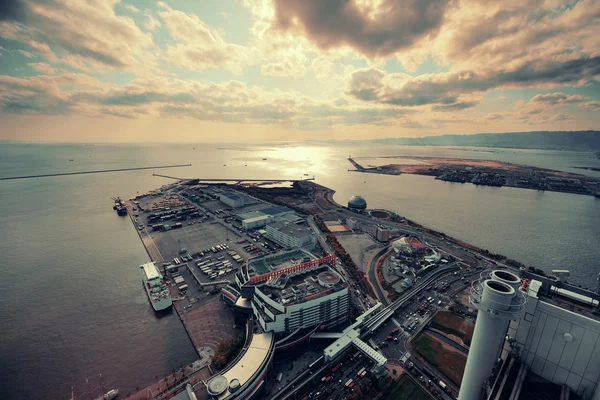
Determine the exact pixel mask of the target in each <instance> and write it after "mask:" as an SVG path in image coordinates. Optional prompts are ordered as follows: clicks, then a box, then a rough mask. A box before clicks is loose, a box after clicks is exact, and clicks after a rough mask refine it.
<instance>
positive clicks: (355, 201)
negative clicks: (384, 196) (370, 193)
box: [348, 196, 367, 210]
mask: <svg viewBox="0 0 600 400" xmlns="http://www.w3.org/2000/svg"><path fill="white" fill-rule="evenodd" d="M348 207H349V208H356V209H359V210H364V209H365V208H367V201H366V200H365V199H363V198H362V197H361V196H354V197H352V198H351V199H350V200H348Z"/></svg>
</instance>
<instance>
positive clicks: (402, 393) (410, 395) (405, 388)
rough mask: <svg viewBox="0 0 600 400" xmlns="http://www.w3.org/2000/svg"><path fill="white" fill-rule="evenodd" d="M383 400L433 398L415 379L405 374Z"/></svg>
mask: <svg viewBox="0 0 600 400" xmlns="http://www.w3.org/2000/svg"><path fill="white" fill-rule="evenodd" d="M381 400H431V396H430V395H429V394H428V393H427V392H426V391H424V390H423V389H422V388H421V387H420V386H419V385H418V384H417V382H415V380H414V379H413V378H411V377H410V376H409V375H408V374H404V375H402V376H401V377H400V380H399V381H398V383H396V385H395V386H393V387H392V388H391V389H390V391H389V392H388V393H387V395H385V396H383V397H382V398H381Z"/></svg>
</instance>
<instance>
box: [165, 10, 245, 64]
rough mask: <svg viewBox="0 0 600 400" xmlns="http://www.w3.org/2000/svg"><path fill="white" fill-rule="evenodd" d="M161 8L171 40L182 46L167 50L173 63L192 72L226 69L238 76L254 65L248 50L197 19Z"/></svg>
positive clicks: (177, 45)
mask: <svg viewBox="0 0 600 400" xmlns="http://www.w3.org/2000/svg"><path fill="white" fill-rule="evenodd" d="M159 4H160V5H161V6H162V8H164V9H165V11H161V12H159V13H158V15H159V16H160V17H161V18H162V20H163V21H164V22H165V25H166V27H167V29H168V30H169V32H170V34H171V36H172V37H173V38H174V39H176V40H177V41H179V42H180V43H178V44H176V45H175V46H169V47H168V49H167V54H168V59H169V61H170V62H171V63H173V64H175V65H177V66H179V67H182V68H186V69H189V70H193V71H202V70H205V69H210V68H223V69H225V70H228V71H231V72H234V73H237V74H241V73H242V71H243V68H244V67H246V66H247V65H249V64H251V62H252V61H251V59H252V56H251V54H250V50H249V49H247V48H245V47H243V46H239V45H235V44H231V43H227V42H226V41H225V40H224V39H223V37H222V36H221V35H220V34H219V32H217V31H216V30H214V29H211V27H210V26H208V25H207V24H206V23H205V22H204V21H202V20H201V19H200V18H198V17H197V16H195V15H189V14H186V13H184V12H182V11H179V10H174V9H172V8H170V7H168V6H167V5H165V4H164V3H159Z"/></svg>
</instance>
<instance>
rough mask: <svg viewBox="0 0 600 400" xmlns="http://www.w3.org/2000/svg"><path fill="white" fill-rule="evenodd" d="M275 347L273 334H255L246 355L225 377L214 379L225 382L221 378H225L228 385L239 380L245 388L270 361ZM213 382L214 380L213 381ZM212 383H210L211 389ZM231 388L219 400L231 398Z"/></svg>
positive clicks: (226, 372)
mask: <svg viewBox="0 0 600 400" xmlns="http://www.w3.org/2000/svg"><path fill="white" fill-rule="evenodd" d="M273 345H274V337H273V334H272V333H271V332H267V333H260V334H254V335H253V336H252V341H251V342H250V345H249V346H248V348H247V349H246V352H245V353H244V355H243V356H242V357H241V358H240V359H239V360H238V362H237V363H236V364H235V365H233V366H232V367H231V368H230V369H228V370H227V371H225V373H224V374H223V375H218V376H217V377H215V378H213V379H217V380H219V379H220V380H221V381H224V380H223V379H222V378H219V377H220V376H222V377H224V378H225V379H226V380H227V382H228V383H231V381H232V380H234V379H237V380H238V381H239V385H240V387H243V386H244V385H245V384H246V383H247V382H248V381H249V380H250V378H252V376H253V375H254V374H255V373H256V372H257V371H258V370H259V369H260V367H261V366H262V365H263V364H264V363H265V362H266V361H267V360H268V358H269V357H270V355H271V353H272V351H273ZM211 381H212V379H211ZM210 384H211V382H210V381H209V387H210ZM229 395H230V393H229V387H228V388H227V389H226V390H225V391H224V392H223V393H222V394H220V395H219V397H218V398H219V399H224V398H226V397H227V396H229Z"/></svg>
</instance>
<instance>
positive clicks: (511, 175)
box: [348, 156, 600, 197]
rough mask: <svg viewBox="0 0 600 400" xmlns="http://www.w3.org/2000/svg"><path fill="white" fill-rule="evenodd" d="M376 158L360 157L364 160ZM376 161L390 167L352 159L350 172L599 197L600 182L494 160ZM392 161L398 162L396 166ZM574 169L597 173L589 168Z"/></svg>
mask: <svg viewBox="0 0 600 400" xmlns="http://www.w3.org/2000/svg"><path fill="white" fill-rule="evenodd" d="M373 158H374V157H360V159H361V160H363V159H364V160H369V159H373ZM377 158H386V159H390V163H389V164H384V165H380V166H371V165H369V166H367V167H364V166H363V165H361V164H360V163H358V162H357V161H356V160H357V159H359V158H358V157H357V158H352V157H349V158H348V161H350V163H351V164H352V165H354V167H355V169H350V170H349V171H355V172H364V173H374V174H384V175H401V174H413V175H428V176H434V177H435V179H438V180H441V181H445V182H458V183H472V184H474V185H484V186H497V187H501V186H509V187H515V188H522V189H534V190H542V191H545V190H547V191H552V192H565V193H575V194H585V195H592V196H596V197H600V179H597V178H593V177H590V176H586V175H581V174H574V173H570V172H564V171H556V170H552V169H547V168H539V167H533V166H528V165H519V164H511V163H505V162H501V161H494V160H477V159H465V158H442V157H411V156H388V157H377ZM393 160H398V161H396V162H393ZM400 160H402V161H400ZM573 168H578V169H589V170H596V169H595V168H588V167H573Z"/></svg>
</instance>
